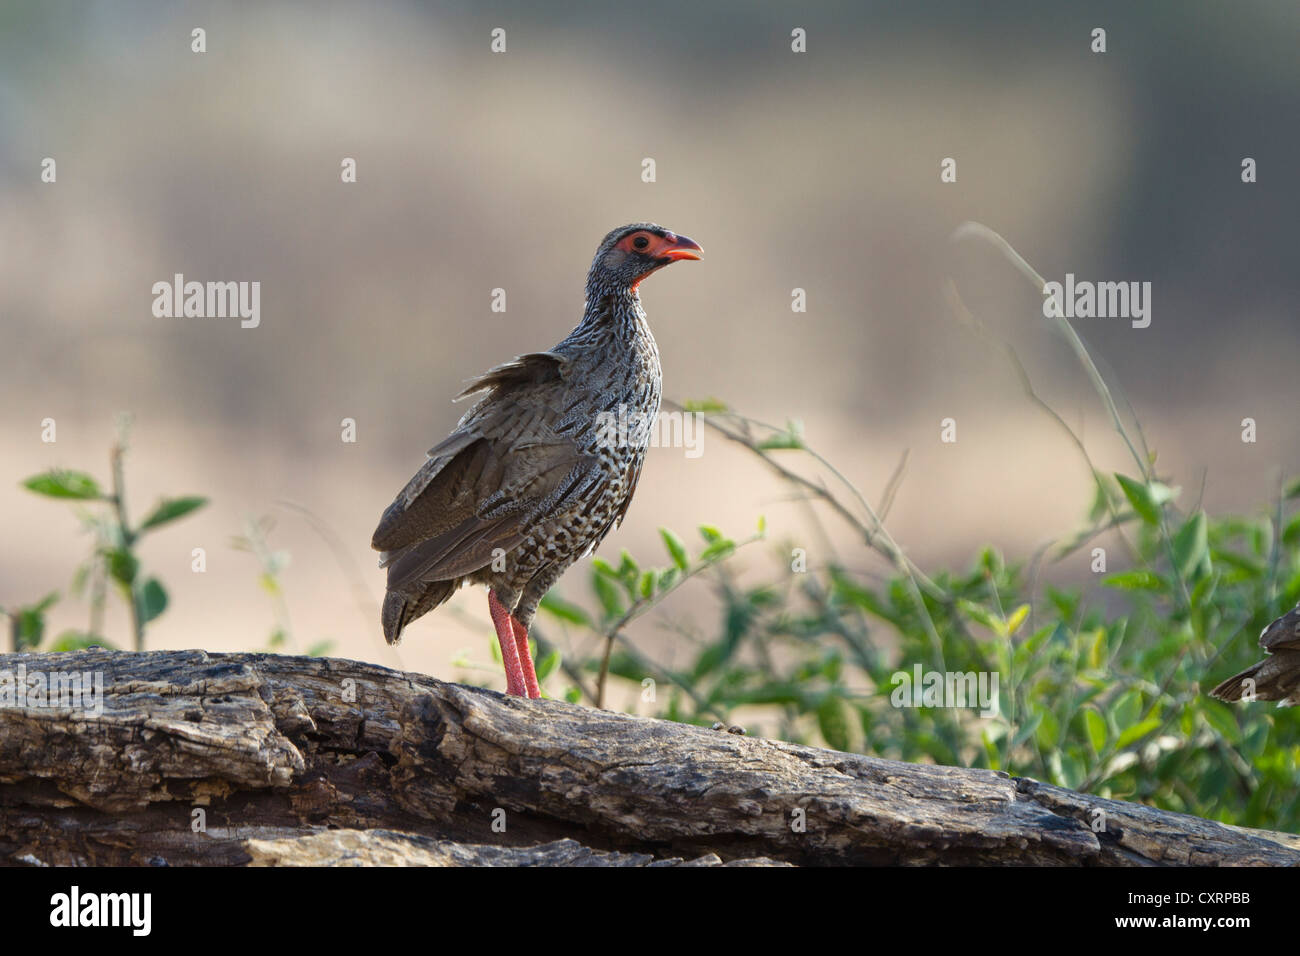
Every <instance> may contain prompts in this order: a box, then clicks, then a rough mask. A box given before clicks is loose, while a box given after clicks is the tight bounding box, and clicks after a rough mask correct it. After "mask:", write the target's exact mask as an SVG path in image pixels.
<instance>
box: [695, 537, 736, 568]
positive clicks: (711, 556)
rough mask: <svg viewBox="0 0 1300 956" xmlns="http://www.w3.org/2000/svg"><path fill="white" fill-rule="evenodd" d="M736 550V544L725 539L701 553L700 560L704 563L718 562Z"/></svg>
mask: <svg viewBox="0 0 1300 956" xmlns="http://www.w3.org/2000/svg"><path fill="white" fill-rule="evenodd" d="M735 550H736V542H734V541H729V540H727V539H726V538H723V539H722V540H721V541H715V542H713V544H711V545H709V546H708V547H707V548H705V549H704V550H703V551H701V552H700V560H701V561H704V562H709V561H716V560H718V559H719V558H723V557H725V556H727V555H729V554H731V552H733V551H735Z"/></svg>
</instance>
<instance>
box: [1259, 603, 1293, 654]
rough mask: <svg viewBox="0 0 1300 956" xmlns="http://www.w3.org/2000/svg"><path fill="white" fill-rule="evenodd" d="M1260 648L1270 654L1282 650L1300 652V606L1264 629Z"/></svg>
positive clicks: (1260, 637) (1260, 636)
mask: <svg viewBox="0 0 1300 956" xmlns="http://www.w3.org/2000/svg"><path fill="white" fill-rule="evenodd" d="M1259 646H1260V647H1262V648H1264V650H1266V651H1268V652H1269V653H1274V652H1276V651H1280V650H1293V651H1300V606H1297V607H1294V608H1292V609H1291V610H1290V611H1288V612H1287V613H1285V614H1283V615H1282V616H1281V617H1279V618H1278V619H1277V620H1276V621H1274V622H1273V623H1272V624H1270V625H1269V626H1268V627H1266V628H1264V630H1263V631H1261V632H1260V635H1259Z"/></svg>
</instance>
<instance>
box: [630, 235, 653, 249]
mask: <svg viewBox="0 0 1300 956" xmlns="http://www.w3.org/2000/svg"><path fill="white" fill-rule="evenodd" d="M648 245H650V238H649V237H648V236H637V237H636V238H635V239H633V240H632V248H633V249H644V248H646V247H647V246H648Z"/></svg>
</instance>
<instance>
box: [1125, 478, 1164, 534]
mask: <svg viewBox="0 0 1300 956" xmlns="http://www.w3.org/2000/svg"><path fill="white" fill-rule="evenodd" d="M1115 480H1116V481H1118V482H1119V486H1120V488H1121V489H1123V491H1124V497H1125V498H1127V499H1128V501H1129V504H1131V505H1132V506H1133V510H1134V511H1136V512H1137V513H1138V514H1139V515H1140V516H1141V518H1142V520H1143V521H1145V522H1146V523H1147V524H1159V523H1160V506H1159V505H1158V504H1156V500H1155V496H1154V495H1153V494H1152V492H1151V488H1150V487H1149V486H1148V485H1144V484H1142V483H1141V482H1139V481H1134V480H1133V479H1132V478H1128V477H1126V476H1124V475H1121V474H1119V473H1118V472H1117V473H1116V474H1115Z"/></svg>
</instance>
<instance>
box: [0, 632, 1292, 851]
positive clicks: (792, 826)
mask: <svg viewBox="0 0 1300 956" xmlns="http://www.w3.org/2000/svg"><path fill="white" fill-rule="evenodd" d="M56 671H57V673H55V672H56ZM73 674H76V675H79V676H80V677H81V678H83V679H84V680H85V685H86V687H88V688H91V689H92V691H93V688H94V687H95V686H96V681H98V686H99V687H100V688H101V690H102V696H101V697H100V698H99V704H98V705H95V704H94V703H88V700H89V698H85V699H81V700H80V701H78V700H77V699H74V698H70V697H68V696H67V695H66V693H65V692H70V685H71V683H72V682H71V678H70V675H73ZM6 675H8V677H7V680H6ZM38 675H39V676H38ZM42 687H44V688H45V691H44V694H41V693H40V690H41V688H42ZM0 862H3V863H5V864H8V865H21V864H33V865H60V864H62V865H67V864H74V865H101V864H119V865H121V864H127V865H163V864H165V865H195V864H197V865H247V864H260V865H291V864H338V865H364V864H388V865H394V864H411V865H503V866H505V865H565V864H572V865H577V864H581V865H618V866H642V865H679V864H693V865H718V864H751V865H773V864H778V865H779V864H796V865H816V864H1060V865H1147V864H1196V865H1252V864H1256V865H1264V864H1270V865H1278V864H1295V863H1300V839H1298V838H1296V837H1294V836H1291V835H1288V834H1281V833H1271V832H1267V831H1258V830H1246V829H1243V828H1236V827H1230V826H1225V825H1223V824H1219V823H1214V822H1211V821H1208V820H1203V819H1199V818H1197V817H1191V816H1186V815H1183V814H1177V813H1169V812H1165V811H1162V810H1157V809H1154V808H1151V807H1146V806H1142V805H1139V804H1133V803H1125V802H1122V801H1117V800H1105V799H1101V798H1097V797H1092V796H1089V795H1087V794H1083V793H1076V792H1073V791H1070V790H1065V789H1062V788H1060V787H1055V786H1051V785H1048V784H1044V783H1040V782H1038V781H1034V780H1029V779H1024V778H1016V777H1012V776H1009V775H1007V774H1004V773H997V772H993V771H988V770H972V769H965V768H959V767H943V766H933V765H927V764H907V763H900V762H896V761H890V760H881V759H877V758H874V757H867V756H862V755H858V754H849V753H839V752H835V751H829V750H819V749H815V748H811V747H802V746H797V745H794V744H788V743H783V742H779V741H773V740H764V739H757V738H751V737H745V736H738V735H736V734H731V733H726V732H724V731H720V730H711V729H708V728H702V727H696V726H692V725H688V724H677V723H672V722H669V721H664V720H654V719H649V718H643V717H633V716H628V715H625V714H619V713H611V712H608V711H603V710H596V709H591V708H587V707H579V706H574V705H570V704H567V703H563V702H560V701H553V700H525V699H523V698H517V697H506V696H503V695H501V694H499V693H496V692H493V691H488V690H482V689H479V688H473V687H466V686H462V685H458V684H449V683H444V682H442V681H438V680H434V679H432V678H429V677H424V676H421V675H418V674H409V673H401V672H398V671H393V670H389V669H387V668H383V667H378V666H375V665H373V664H365V663H359V662H356V661H349V660H337V659H329V658H308V657H282V656H276V655H267V654H208V653H205V652H202V651H158V652H148V653H139V654H136V653H124V652H115V651H103V650H90V651H79V652H75V653H67V654H58V655H51V654H32V653H27V654H6V655H0Z"/></svg>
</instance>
